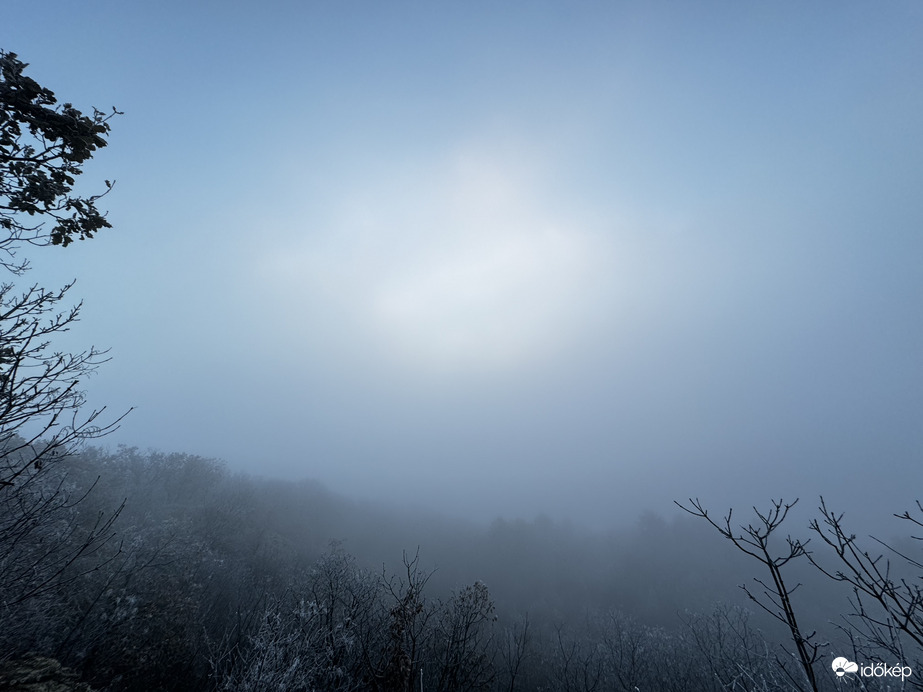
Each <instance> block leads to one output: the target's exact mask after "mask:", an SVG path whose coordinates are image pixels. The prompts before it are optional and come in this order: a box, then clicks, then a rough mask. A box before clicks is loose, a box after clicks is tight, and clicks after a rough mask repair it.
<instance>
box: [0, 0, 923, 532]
mask: <svg viewBox="0 0 923 692" xmlns="http://www.w3.org/2000/svg"><path fill="white" fill-rule="evenodd" d="M0 47H2V48H4V49H6V50H10V51H13V52H16V53H18V54H19V55H20V58H21V59H22V60H24V61H25V62H28V63H30V68H29V69H28V72H27V73H28V74H29V75H30V76H32V77H33V78H35V79H37V80H38V81H39V82H40V83H41V84H43V85H44V86H48V87H50V88H51V89H53V90H54V91H55V92H56V94H57V95H58V97H59V98H60V99H61V100H62V101H72V102H73V103H74V105H76V106H77V107H78V108H81V109H84V110H88V109H90V108H91V107H92V106H94V105H95V106H97V107H99V108H101V109H108V108H110V107H111V106H117V107H118V108H119V109H120V110H122V111H124V113H125V115H124V116H122V117H119V118H117V119H115V120H113V122H112V126H113V133H112V136H111V140H110V146H109V147H108V148H107V149H105V150H103V151H102V152H101V153H100V154H99V155H98V156H97V157H96V159H95V160H94V161H93V163H92V165H91V166H90V167H89V168H88V170H87V172H86V174H85V175H84V180H83V181H82V182H83V184H85V186H86V187H85V188H84V189H85V191H87V192H93V191H97V190H100V189H102V180H103V179H104V178H108V179H116V180H117V184H116V187H115V189H114V191H113V192H112V193H111V195H109V197H107V198H106V206H107V208H108V209H109V210H110V220H111V221H112V223H113V224H114V226H115V228H114V229H113V230H111V231H107V232H105V233H102V234H100V235H99V237H98V238H97V239H96V240H93V241H92V242H85V243H82V244H80V245H79V246H77V247H73V248H67V250H60V249H57V248H54V249H50V250H47V251H42V252H34V253H33V254H32V255H31V257H32V260H33V264H34V265H35V269H34V271H33V272H32V274H31V276H30V277H29V278H30V279H31V280H35V281H41V282H43V283H46V284H49V285H52V284H55V283H63V282H64V281H66V280H68V279H70V278H73V277H76V278H77V280H78V282H77V286H76V287H75V289H74V295H75V296H79V297H82V298H84V299H85V310H84V317H83V322H82V323H81V325H80V327H79V328H78V329H76V330H74V332H73V334H71V335H70V340H69V342H68V344H67V345H68V346H70V347H74V348H76V347H77V346H79V345H89V344H90V343H92V344H96V345H98V346H106V347H111V349H112V350H111V355H112V361H111V363H109V364H108V365H106V366H105V367H104V368H103V369H102V370H101V371H100V373H99V375H98V376H97V377H95V378H93V379H92V380H90V381H89V382H87V383H86V384H87V389H88V392H89V395H90V399H91V402H92V403H94V404H96V405H103V404H105V405H108V406H109V407H110V410H112V411H113V412H119V411H121V410H124V409H126V408H128V407H130V406H134V407H136V408H135V411H134V412H133V413H132V414H131V415H130V416H129V418H128V419H127V420H126V421H125V423H124V425H123V427H122V429H121V430H120V431H119V432H118V433H117V434H116V435H114V436H113V437H112V438H110V439H109V441H108V444H111V445H115V444H118V443H127V444H133V445H138V446H140V447H142V448H146V447H155V448H159V449H163V450H178V451H186V452H192V453H197V454H202V455H207V456H217V457H221V458H223V459H225V460H227V461H228V463H229V464H230V465H231V467H232V468H235V469H246V470H249V471H251V472H255V473H261V474H268V475H274V476H282V477H286V478H299V477H310V478H316V479H319V480H320V481H322V482H323V483H325V484H326V485H327V486H328V487H330V488H332V489H334V490H337V491H340V492H344V493H347V494H349V495H353V496H360V497H373V498H380V499H388V500H390V501H395V502H398V503H405V502H412V503H415V504H420V505H427V506H431V507H436V508H439V509H442V510H444V511H446V512H449V513H451V514H463V515H466V516H470V517H474V518H478V519H484V520H489V519H490V518H492V517H493V516H495V515H498V514H502V515H505V516H508V517H513V516H524V517H531V516H533V515H535V514H536V513H537V512H540V511H544V512H547V513H549V514H550V515H552V516H555V517H570V518H572V519H574V520H576V521H579V522H589V523H592V524H595V525H602V524H606V523H609V522H612V521H620V520H626V519H632V518H633V517H634V516H635V515H636V514H637V513H638V512H639V511H641V510H642V509H645V508H650V509H653V510H655V511H658V512H662V513H669V512H670V511H671V506H670V502H671V500H672V499H674V498H684V497H688V496H690V495H692V496H699V497H701V498H702V499H703V500H704V501H706V504H708V505H713V506H715V507H716V508H721V507H723V506H725V505H726V504H728V503H731V502H733V503H734V504H736V505H746V504H749V503H753V502H763V501H765V500H768V499H769V498H772V497H780V496H782V497H785V498H792V497H795V496H801V497H802V498H804V499H803V501H804V502H807V503H810V504H811V505H813V504H815V502H816V496H817V495H818V494H820V493H824V494H825V495H828V496H829V497H831V498H835V499H839V501H840V504H842V505H843V507H844V508H849V507H856V506H858V505H859V504H861V503H862V502H863V501H865V500H870V499H874V500H875V501H876V503H877V502H880V503H882V506H883V507H884V508H885V509H886V510H887V511H902V510H903V509H906V508H907V506H908V503H909V501H910V500H911V499H913V498H915V497H918V496H919V488H920V487H921V485H920V482H921V480H923V458H921V457H923V117H921V113H923V5H921V4H920V3H918V2H890V3H850V2H845V3H842V2H836V3H834V2H815V3H795V2H790V3H787V2H774V3H731V2H722V3H718V2H714V3H710V2H701V3H653V2H637V3H629V2H597V3H564V2H556V3H551V2H509V3H494V2H489V3H488V2H439V3H436V2H429V3H423V2H420V3H402V2H259V3H258V2H229V1H222V2H197V3H189V2H169V1H166V2H148V3H140V2H114V1H113V2H93V1H88V2H69V1H67V2H65V1H51V2H44V3H40V4H36V3H35V2H32V1H31V0H30V1H28V2H19V1H16V0H6V1H5V2H4V4H3V9H2V21H0ZM71 342H72V344H73V346H72V345H71Z"/></svg>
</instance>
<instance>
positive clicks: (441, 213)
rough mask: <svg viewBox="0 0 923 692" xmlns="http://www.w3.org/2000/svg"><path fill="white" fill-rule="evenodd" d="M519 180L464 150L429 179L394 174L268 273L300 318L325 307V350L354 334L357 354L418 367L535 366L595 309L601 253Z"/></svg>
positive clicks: (345, 206) (357, 195) (507, 168)
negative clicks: (361, 346) (293, 301)
mask: <svg viewBox="0 0 923 692" xmlns="http://www.w3.org/2000/svg"><path fill="white" fill-rule="evenodd" d="M530 178H531V176H530V175H528V174H527V173H525V172H523V171H522V170H521V167H517V166H516V165H513V164H511V163H510V162H509V161H497V160H496V159H494V158H491V157H490V156H483V155H478V154H476V153H470V152H466V153H462V154H460V155H457V156H455V157H454V158H453V159H452V161H451V163H450V164H449V165H446V166H443V167H441V168H439V170H438V171H437V172H436V173H433V172H432V171H424V172H422V173H419V172H418V173H417V174H415V175H404V176H395V179H394V180H392V181H388V182H386V183H382V184H381V185H380V186H378V187H377V188H373V189H366V190H362V191H359V192H354V193H353V194H351V195H347V196H346V197H345V198H344V199H343V200H340V202H339V205H338V209H339V212H338V213H334V214H332V215H331V218H333V222H332V223H330V224H329V226H328V228H327V230H326V231H325V232H323V233H320V234H314V235H312V236H311V238H310V240H305V241H303V242H302V244H301V246H300V247H299V248H298V249H297V250H294V251H290V252H288V253H286V254H285V255H278V256H277V257H275V258H274V259H273V261H272V263H271V266H270V267H269V268H268V271H267V272H266V275H267V276H270V275H271V277H272V278H273V280H274V281H279V280H282V281H284V282H285V283H286V284H287V285H288V287H289V295H298V296H301V297H302V300H303V301H304V302H305V305H302V306H298V309H299V312H302V311H303V310H305V309H306V310H308V311H309V312H313V311H315V310H319V309H320V308H321V304H323V303H326V306H327V309H326V312H327V313H328V314H329V313H330V309H329V308H330V306H331V305H335V306H336V309H335V311H334V312H335V314H336V315H337V317H336V319H335V320H334V321H332V322H329V323H328V324H327V325H326V330H327V333H328V337H329V338H330V339H331V340H333V341H335V340H336V339H337V338H340V337H343V338H346V337H347V332H349V333H351V332H353V330H355V329H359V330H360V331H361V332H363V338H364V341H365V343H366V345H367V346H366V347H367V348H372V349H375V350H376V351H377V352H378V353H379V354H386V356H387V357H389V358H392V359H394V358H396V359H398V360H402V361H407V362H409V363H411V364H412V365H413V366H416V367H421V366H422V367H426V368H435V369H463V370H469V369H472V368H474V369H496V368H508V367H514V366H517V365H526V364H529V363H532V362H535V361H536V360H541V359H542V358H543V357H545V356H547V355H549V354H551V353H553V352H555V351H556V350H557V349H558V348H559V347H560V346H561V345H562V344H564V343H566V342H567V341H568V340H569V339H570V338H572V337H573V335H574V332H575V330H577V329H579V326H580V316H581V315H582V314H583V313H584V312H585V310H584V308H585V306H586V305H587V304H589V303H591V302H593V301H594V299H597V298H598V296H594V295H593V292H594V290H595V289H594V286H596V285H597V284H598V279H599V274H600V269H601V264H600V261H601V256H602V254H603V253H602V252H601V248H600V246H599V241H598V240H597V239H596V238H595V237H594V236H592V235H591V234H588V233H586V232H583V231H581V230H580V229H578V228H576V227H575V225H574V224H569V223H567V221H566V220H562V219H560V218H557V217H556V216H555V215H554V214H553V213H551V212H550V211H549V210H548V209H547V208H546V205H545V204H544V203H543V202H544V199H543V196H542V194H541V192H540V191H539V190H537V189H533V187H534V186H530V185H529V184H528V183H529V181H530ZM293 284H294V285H293ZM296 287H297V290H291V289H295V288H296ZM338 330H343V332H344V333H343V334H342V335H340V337H338V335H337V334H336V332H337V331H338Z"/></svg>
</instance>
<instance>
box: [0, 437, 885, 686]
mask: <svg viewBox="0 0 923 692" xmlns="http://www.w3.org/2000/svg"><path fill="white" fill-rule="evenodd" d="M30 492H31V494H30V501H32V502H42V501H45V500H46V499H48V498H54V501H53V502H51V503H48V504H47V509H46V510H45V513H44V514H43V515H42V516H41V517H40V521H39V522H38V523H37V524H36V530H35V531H33V532H31V533H30V534H29V536H28V538H27V540H25V541H21V542H20V541H15V540H14V541H10V540H8V541H6V542H5V544H4V546H3V554H2V556H3V559H4V564H5V565H7V566H8V568H7V570H6V571H5V575H6V576H7V579H6V583H5V584H4V602H3V614H2V615H3V623H4V627H3V628H2V630H0V651H4V652H5V654H4V656H3V658H4V659H5V660H7V661H8V662H9V661H15V662H16V663H15V665H14V664H12V663H8V664H7V665H8V668H7V669H6V670H7V673H6V675H8V677H7V678H0V679H6V680H12V679H13V677H12V676H13V672H10V671H13V670H21V666H22V661H23V660H24V659H28V658H29V657H30V656H36V655H40V656H43V657H47V658H49V659H54V660H56V661H57V662H58V663H60V664H62V665H64V666H65V667H67V668H69V669H70V670H72V671H74V672H75V675H76V676H77V678H79V679H81V680H83V681H84V682H86V683H88V684H89V685H91V686H92V687H93V688H94V689H98V690H155V689H157V690H161V689H162V690H206V689H225V690H266V689H287V690H312V689H322V690H398V689H408V690H409V689H419V686H420V685H421V684H422V685H423V689H425V690H446V691H448V690H517V689H518V690H535V689H546V690H595V689H615V690H622V689H624V690H633V689H635V688H636V687H637V688H638V689H659V690H726V689H798V688H799V685H800V684H801V683H800V682H798V681H799V680H800V678H799V675H798V669H797V665H796V661H795V660H794V659H793V658H792V657H791V655H789V654H786V653H785V647H784V645H785V641H786V639H785V631H784V629H781V628H779V627H773V626H772V623H771V620H768V619H767V618H766V617H760V615H759V613H758V612H757V613H751V612H750V611H749V610H748V609H747V608H746V602H745V600H743V599H742V597H741V594H740V592H739V591H738V590H737V589H736V588H735V586H736V585H737V584H738V583H742V582H746V581H750V582H751V583H752V579H750V577H749V576H748V575H752V574H757V575H758V576H759V577H763V575H762V574H761V573H758V572H757V567H758V565H751V564H749V563H748V562H747V561H745V560H744V559H738V556H736V555H734V554H733V553H731V552H729V551H728V549H727V546H725V545H723V543H722V542H721V541H719V540H718V539H717V538H715V537H713V536H712V535H711V534H710V533H709V532H708V531H707V527H706V526H704V525H702V524H701V522H697V521H696V520H695V519H694V518H692V517H685V516H680V517H678V518H676V519H674V520H671V521H666V520H663V519H661V518H659V517H657V516H656V515H654V514H647V515H645V516H643V517H641V518H640V519H639V521H638V522H637V524H636V525H635V526H634V527H631V528H630V529H626V530H624V531H621V532H610V533H601V532H591V531H587V530H584V529H581V528H578V527H574V526H570V525H566V524H560V523H555V522H553V521H551V520H549V519H547V518H542V517H539V518H537V519H536V520H535V521H531V522H524V521H514V522H511V521H505V520H502V519H497V520H495V521H492V522H489V523H488V522H485V523H483V524H460V523H456V522H450V521H448V520H440V519H439V518H438V517H435V516H422V517H421V516H415V515H414V514H413V513H412V512H410V511H408V510H400V509H397V508H393V507H384V506H369V505H366V504H361V503H357V502H355V501H349V500H346V499H344V498H340V497H337V496H335V495H333V494H331V493H329V492H327V491H325V490H324V489H323V488H322V487H320V486H319V485H317V484H314V483H310V482H302V483H285V482H281V481H274V480H269V479H264V478H259V477H248V476H242V475H235V474H232V473H230V472H229V471H228V470H227V469H226V468H225V467H224V465H223V464H222V463H220V462H218V461H215V460H210V459H203V458H201V457H196V456H191V455H185V454H162V453H157V452H139V451H138V450H136V449H131V448H121V449H119V450H117V451H115V452H106V451H103V450H100V449H92V448H91V449H88V450H86V451H84V452H83V453H82V454H80V455H79V456H76V457H74V458H73V459H71V460H70V461H69V463H68V465H67V467H66V468H65V467H64V466H60V467H57V468H56V469H55V471H54V472H53V473H51V472H49V473H45V474H43V475H42V478H41V483H40V484H36V485H34V486H32V488H31V491H30ZM10 565H13V566H16V567H17V568H18V571H16V570H14V571H10V570H9V566H10ZM792 567H793V569H792V570H790V571H787V572H786V574H787V575H789V576H790V578H791V579H792V580H795V579H800V580H804V581H805V586H804V587H803V590H802V592H801V593H798V594H796V595H795V596H794V597H793V601H794V602H795V604H796V606H797V607H798V609H799V613H800V614H801V615H802V617H803V621H804V623H805V625H806V626H809V627H812V628H817V629H820V630H822V631H823V632H824V636H827V637H833V636H835V635H836V628H835V624H836V623H835V622H834V623H831V622H828V621H829V620H836V619H839V618H838V616H839V614H840V613H845V612H847V610H846V609H847V608H848V605H847V604H846V603H845V602H844V601H843V600H841V599H840V598H839V596H842V595H844V594H843V592H842V591H840V592H837V591H836V590H835V589H834V588H832V586H833V585H831V584H830V583H828V582H827V581H826V580H823V581H822V579H823V578H822V577H821V576H820V575H819V573H817V571H816V570H813V569H812V568H810V566H809V565H808V564H807V562H806V561H803V562H802V563H800V564H797V565H792ZM799 570H800V571H799ZM10 575H13V576H14V577H15V578H13V579H10ZM792 583H794V582H792ZM808 591H810V593H808ZM833 594H836V595H837V598H834V597H833ZM758 610H759V609H757V611H758ZM841 624H845V623H844V621H841ZM840 639H841V640H843V641H845V640H844V639H843V638H840ZM788 648H792V647H791V646H789V647H788ZM825 663H826V660H825V659H823V658H822V659H821V662H820V663H819V664H818V665H817V670H818V677H819V680H820V682H819V684H820V685H821V687H824V686H825V685H827V684H828V683H829V684H832V682H833V680H834V678H833V677H832V673H828V672H827V671H826V670H825V668H826V667H827V666H826V665H825ZM16 666H20V668H16ZM789 676H791V677H792V678H794V681H793V679H791V678H790V677H789ZM825 680H826V682H825ZM882 689H887V688H882Z"/></svg>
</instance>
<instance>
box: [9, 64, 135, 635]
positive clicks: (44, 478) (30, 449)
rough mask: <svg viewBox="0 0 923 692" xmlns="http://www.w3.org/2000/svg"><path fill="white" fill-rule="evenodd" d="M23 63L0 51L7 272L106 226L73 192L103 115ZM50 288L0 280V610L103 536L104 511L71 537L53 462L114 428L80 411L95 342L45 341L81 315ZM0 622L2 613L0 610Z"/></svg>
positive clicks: (67, 497)
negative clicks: (71, 99) (43, 248)
mask: <svg viewBox="0 0 923 692" xmlns="http://www.w3.org/2000/svg"><path fill="white" fill-rule="evenodd" d="M26 67H27V65H26V64H25V63H23V62H21V61H20V60H19V59H18V58H17V56H16V55H15V54H14V53H9V52H6V51H0V265H2V266H3V267H5V268H6V269H7V270H8V271H9V272H10V274H11V276H13V277H16V276H21V275H22V274H23V273H24V272H25V271H26V270H27V269H28V266H29V262H28V260H27V259H24V258H22V257H20V251H21V250H22V248H23V246H24V245H60V246H62V247H63V246H67V245H69V244H70V243H71V242H73V240H74V239H80V240H83V239H86V238H92V237H93V236H94V235H95V233H96V232H97V231H99V230H100V229H102V228H106V227H109V226H110V224H109V222H108V220H107V219H106V217H105V214H103V213H102V212H100V211H99V209H98V208H97V206H96V203H97V201H98V200H99V198H100V197H102V196H103V195H104V194H106V193H107V192H108V191H109V189H111V187H112V183H110V182H109V181H106V191H105V192H103V193H102V194H100V195H95V196H89V197H85V196H80V195H78V194H75V193H74V191H73V187H74V184H75V180H76V176H78V175H79V174H80V173H81V170H82V166H83V164H84V163H86V162H87V161H88V160H89V159H90V158H91V157H92V156H93V154H94V153H95V152H96V151H97V150H98V149H100V148H101V147H104V146H105V145H106V137H107V135H108V133H109V120H110V118H112V117H113V116H114V115H115V114H116V113H117V111H115V109H113V112H112V113H111V114H109V115H105V114H103V113H102V112H100V111H98V110H95V109H94V111H93V114H92V115H84V114H83V113H82V112H80V111H79V110H77V109H76V108H74V107H73V106H72V105H71V104H70V103H64V104H61V105H57V100H56V98H55V95H54V93H53V92H52V91H50V90H49V89H47V88H44V87H42V86H40V85H39V84H38V83H37V82H36V81H35V80H33V79H31V78H30V77H27V76H26V75H25V74H24V70H25V68H26ZM72 285H73V284H72V283H71V284H68V285H67V286H64V287H63V288H61V289H59V290H47V289H45V288H41V287H39V286H37V285H32V286H31V287H29V288H26V289H24V290H18V289H16V287H15V286H14V284H13V283H11V282H9V281H7V282H3V283H0V594H3V597H2V600H0V607H3V608H4V609H8V608H10V607H12V606H15V605H16V604H19V603H22V602H25V601H26V600H29V599H31V598H35V597H37V596H39V595H41V594H42V593H45V592H47V591H48V590H49V589H54V588H58V587H60V586H61V584H62V583H66V581H67V579H68V578H70V577H69V575H70V576H71V577H72V576H73V574H74V570H75V569H79V568H80V560H79V558H80V557H81V556H85V555H88V554H91V553H93V552H94V550H96V549H97V548H98V547H99V545H100V543H102V542H105V541H106V540H107V538H108V537H109V536H110V535H111V526H112V523H111V522H112V518H113V517H110V518H109V519H107V520H103V519H101V520H100V521H99V522H98V523H97V524H96V525H95V526H93V527H90V529H89V531H88V532H87V533H83V534H81V535H80V536H75V535H74V528H75V527H74V524H73V522H71V521H70V520H69V519H68V516H69V515H68V513H69V512H70V511H71V510H72V509H73V507H74V504H75V503H76V502H79V500H80V497H81V495H80V494H77V495H74V494H73V493H72V490H73V489H72V488H70V487H69V484H68V482H67V480H66V474H64V473H63V472H62V471H63V469H62V468H61V465H60V464H59V463H57V462H60V461H61V460H62V459H65V458H67V457H68V456H69V455H71V454H73V453H74V452H75V451H76V450H77V449H78V448H79V447H80V445H81V443H82V442H83V441H85V440H87V439H91V438H96V437H99V436H101V435H104V434H106V433H107V432H109V431H111V430H112V429H114V427H115V426H116V425H117V424H118V420H116V421H114V422H112V423H109V424H102V423H100V416H101V413H102V411H101V410H95V411H90V412H89V413H86V412H84V410H83V408H84V403H85V396H84V393H83V392H82V391H81V389H80V388H79V385H80V382H81V380H83V378H85V377H86V376H88V375H89V374H90V373H92V372H93V371H94V370H95V369H96V367H97V366H98V365H99V364H101V363H102V362H103V361H104V360H105V352H104V351H99V350H97V349H95V348H90V349H89V350H86V351H83V352H80V353H61V352H58V351H56V350H54V348H53V345H52V342H53V340H54V338H55V337H56V336H58V335H60V334H61V333H63V332H65V331H67V330H68V329H69V328H70V327H71V326H72V325H73V324H74V323H75V322H76V321H77V319H78V317H79V314H80V305H79V304H78V305H76V306H72V307H66V306H65V299H66V295H67V293H68V291H69V290H70V288H71V286H72ZM2 616H6V617H7V623H9V622H10V620H9V613H8V612H7V613H3V614H2V615H0V617H2Z"/></svg>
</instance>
